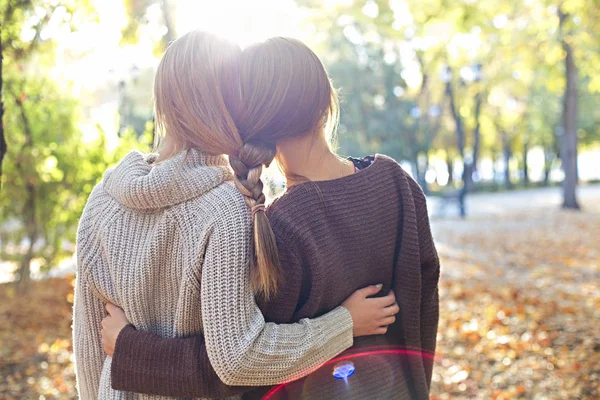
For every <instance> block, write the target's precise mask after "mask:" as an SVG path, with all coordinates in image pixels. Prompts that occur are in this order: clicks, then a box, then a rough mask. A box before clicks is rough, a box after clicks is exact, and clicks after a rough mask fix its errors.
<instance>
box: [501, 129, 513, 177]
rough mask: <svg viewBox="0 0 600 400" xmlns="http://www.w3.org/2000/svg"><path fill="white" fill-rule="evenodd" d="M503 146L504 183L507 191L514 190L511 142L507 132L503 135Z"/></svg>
mask: <svg viewBox="0 0 600 400" xmlns="http://www.w3.org/2000/svg"><path fill="white" fill-rule="evenodd" d="M502 145H503V151H502V152H503V154H504V183H505V185H506V188H507V189H512V187H513V184H512V182H511V180H510V159H511V157H512V151H511V149H510V140H509V138H508V134H507V133H506V132H503V133H502Z"/></svg>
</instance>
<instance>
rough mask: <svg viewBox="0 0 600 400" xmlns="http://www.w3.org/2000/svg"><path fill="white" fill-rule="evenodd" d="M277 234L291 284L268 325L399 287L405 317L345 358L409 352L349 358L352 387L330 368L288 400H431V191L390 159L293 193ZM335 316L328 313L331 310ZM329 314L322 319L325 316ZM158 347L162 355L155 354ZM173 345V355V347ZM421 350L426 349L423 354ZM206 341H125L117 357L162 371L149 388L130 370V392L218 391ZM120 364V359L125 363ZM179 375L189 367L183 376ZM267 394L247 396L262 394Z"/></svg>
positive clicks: (273, 211)
mask: <svg viewBox="0 0 600 400" xmlns="http://www.w3.org/2000/svg"><path fill="white" fill-rule="evenodd" d="M267 215H268V216H269V218H270V220H271V225H272V227H273V230H274V232H275V235H276V238H277V247H278V249H279V253H280V257H281V263H282V268H283V270H284V278H285V279H284V283H283V285H282V286H281V287H280V289H279V292H278V294H277V295H276V296H275V297H274V298H273V299H271V300H270V301H269V302H268V303H266V304H262V305H261V308H262V310H263V312H264V313H265V317H266V319H267V320H268V321H272V322H276V323H287V322H291V321H297V320H299V319H302V318H307V317H310V318H314V317H318V316H319V315H323V314H324V313H325V312H327V311H328V310H331V309H333V308H335V307H336V306H337V305H338V304H340V303H341V302H342V301H343V300H344V299H345V298H346V297H348V296H349V295H350V294H352V292H353V291H354V290H356V289H359V288H362V287H364V286H367V285H371V284H377V283H383V284H384V288H383V290H382V292H383V293H382V295H383V294H385V293H386V292H387V291H388V290H389V289H393V290H394V292H395V294H396V298H397V301H398V304H399V305H400V314H399V315H398V316H397V319H396V323H394V324H392V325H391V326H390V327H389V330H388V333H387V334H386V335H378V336H368V337H359V338H356V339H355V344H354V347H353V348H352V349H350V350H349V351H348V352H346V353H343V354H344V356H350V357H351V356H352V355H356V354H357V353H361V352H363V351H365V350H364V349H365V348H369V350H373V349H379V350H385V349H397V348H398V346H403V347H408V348H409V349H411V350H417V351H416V352H414V351H413V352H409V353H408V354H405V355H403V356H400V357H398V356H396V357H394V356H393V355H389V354H388V355H385V354H383V355H373V356H368V357H356V358H354V357H351V358H350V359H351V360H352V361H353V362H355V364H356V366H357V373H356V374H355V375H353V377H352V378H350V380H349V382H350V386H351V387H353V388H354V389H353V390H352V391H350V392H349V391H348V386H347V385H345V383H344V382H343V381H340V380H335V379H333V378H332V377H331V368H332V366H331V364H326V365H325V366H323V367H322V368H320V369H318V370H317V371H315V372H314V373H312V374H311V375H309V376H308V377H307V378H304V379H302V380H300V381H298V382H294V383H292V384H290V385H287V387H286V389H285V391H282V392H279V393H280V394H282V397H277V396H275V398H286V397H285V394H289V398H308V399H335V398H353V399H361V400H362V399H426V398H428V397H429V386H430V383H431V373H432V369H433V361H432V357H433V354H434V352H435V343H436V334H437V325H438V318H439V315H438V313H439V305H438V280H439V272H440V269H439V268H440V266H439V260H438V256H437V252H436V250H435V246H434V243H433V239H432V236H431V230H430V227H429V218H428V216H427V205H426V201H425V196H424V194H423V191H422V190H421V188H420V187H419V185H417V183H416V182H415V181H414V180H413V179H412V178H411V177H410V176H409V175H408V174H407V173H406V172H405V171H404V170H403V169H402V168H401V167H400V166H399V165H398V163H396V162H395V161H394V160H392V159H391V158H389V157H386V156H382V155H378V156H377V157H376V158H375V161H374V162H373V164H372V165H371V166H370V167H368V168H366V169H364V170H362V171H360V172H358V173H356V174H353V175H349V176H346V177H344V178H340V179H335V180H331V181H324V182H308V183H304V184H300V185H297V186H294V187H292V188H290V189H289V190H288V191H287V193H286V194H284V195H283V196H282V197H281V198H280V199H278V200H277V201H275V203H273V204H272V205H271V206H270V207H269V208H268V210H267ZM325 315H327V314H325ZM321 318H324V317H321ZM155 349H159V350H155ZM167 349H168V350H167ZM419 351H422V352H423V354H421V353H420V352H419ZM205 353H206V346H205V344H204V341H203V340H202V337H201V336H195V337H188V338H182V339H168V340H164V339H160V338H158V337H157V336H155V335H150V334H147V333H143V332H139V331H135V330H133V329H127V330H125V331H123V332H122V333H121V335H119V340H118V341H117V348H116V350H115V355H114V356H115V360H117V359H123V360H124V361H123V364H125V363H127V364H129V365H131V366H133V365H137V364H140V363H143V364H144V365H147V368H149V369H152V370H153V371H155V372H154V374H153V375H152V376H151V377H150V376H149V377H147V378H148V379H146V381H145V384H144V385H142V384H140V382H139V381H136V379H135V378H136V377H135V376H134V374H133V373H132V371H133V370H134V368H133V367H131V368H129V371H124V373H123V374H122V375H121V376H120V380H121V381H122V383H123V385H124V386H123V387H124V388H126V389H128V390H135V391H144V387H146V388H151V390H152V392H153V393H161V394H165V395H173V394H174V393H175V392H174V390H175V388H178V387H181V386H185V387H186V388H187V390H188V393H190V394H191V395H201V394H203V393H206V391H207V390H209V389H210V385H211V381H210V380H206V379H204V377H206V376H207V375H209V374H210V371H211V370H210V368H209V366H208V365H207V363H206V362H205V360H206V356H205ZM120 363H121V362H119V364H120ZM181 371H185V374H183V375H182V373H181ZM265 392H266V389H258V390H256V391H254V392H252V393H247V394H245V397H248V398H256V399H259V398H261V394H264V393H265Z"/></svg>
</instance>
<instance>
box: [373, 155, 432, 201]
mask: <svg viewBox="0 0 600 400" xmlns="http://www.w3.org/2000/svg"><path fill="white" fill-rule="evenodd" d="M375 160H376V161H377V163H378V164H379V165H380V166H381V167H382V169H383V170H384V171H386V172H387V173H390V174H392V175H394V176H396V177H397V178H399V179H401V180H406V183H407V185H408V189H409V190H410V191H411V192H413V194H416V195H419V196H424V194H423V190H422V189H421V186H419V184H418V183H417V181H415V180H414V178H413V177H412V175H411V174H410V173H408V171H406V170H405V169H404V168H403V167H402V166H401V165H400V163H398V161H396V160H394V159H393V158H392V157H389V156H386V155H384V154H377V155H376V156H375Z"/></svg>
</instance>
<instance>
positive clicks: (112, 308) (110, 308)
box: [105, 303, 118, 316]
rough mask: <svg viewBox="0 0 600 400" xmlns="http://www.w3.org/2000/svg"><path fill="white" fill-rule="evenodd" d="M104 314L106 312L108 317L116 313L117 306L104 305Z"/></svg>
mask: <svg viewBox="0 0 600 400" xmlns="http://www.w3.org/2000/svg"><path fill="white" fill-rule="evenodd" d="M105 308H106V312H108V315H110V316H112V315H113V314H114V313H115V312H116V311H117V308H118V307H117V306H115V305H114V304H113V303H106V306H105Z"/></svg>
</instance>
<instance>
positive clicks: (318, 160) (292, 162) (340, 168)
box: [277, 134, 354, 187]
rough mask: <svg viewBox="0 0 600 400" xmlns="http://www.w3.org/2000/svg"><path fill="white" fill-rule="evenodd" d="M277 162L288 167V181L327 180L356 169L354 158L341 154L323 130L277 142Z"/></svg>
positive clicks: (286, 171) (290, 184)
mask: <svg viewBox="0 0 600 400" xmlns="http://www.w3.org/2000/svg"><path fill="white" fill-rule="evenodd" d="M277 162H278V163H279V164H280V165H281V167H282V168H283V170H284V171H285V175H286V180H287V185H288V187H289V186H293V185H295V184H297V183H300V182H302V181H303V179H298V177H301V178H304V179H307V180H309V181H328V180H332V179H338V178H341V177H343V176H346V175H350V174H352V173H354V166H353V164H352V163H351V162H349V161H346V160H344V159H342V158H340V157H338V156H337V155H336V154H335V153H334V152H333V151H331V149H330V148H329V145H328V144H327V142H326V140H325V138H324V136H323V135H322V134H317V135H314V136H313V135H305V136H304V137H301V138H296V139H288V140H285V141H282V142H280V143H278V144H277Z"/></svg>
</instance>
